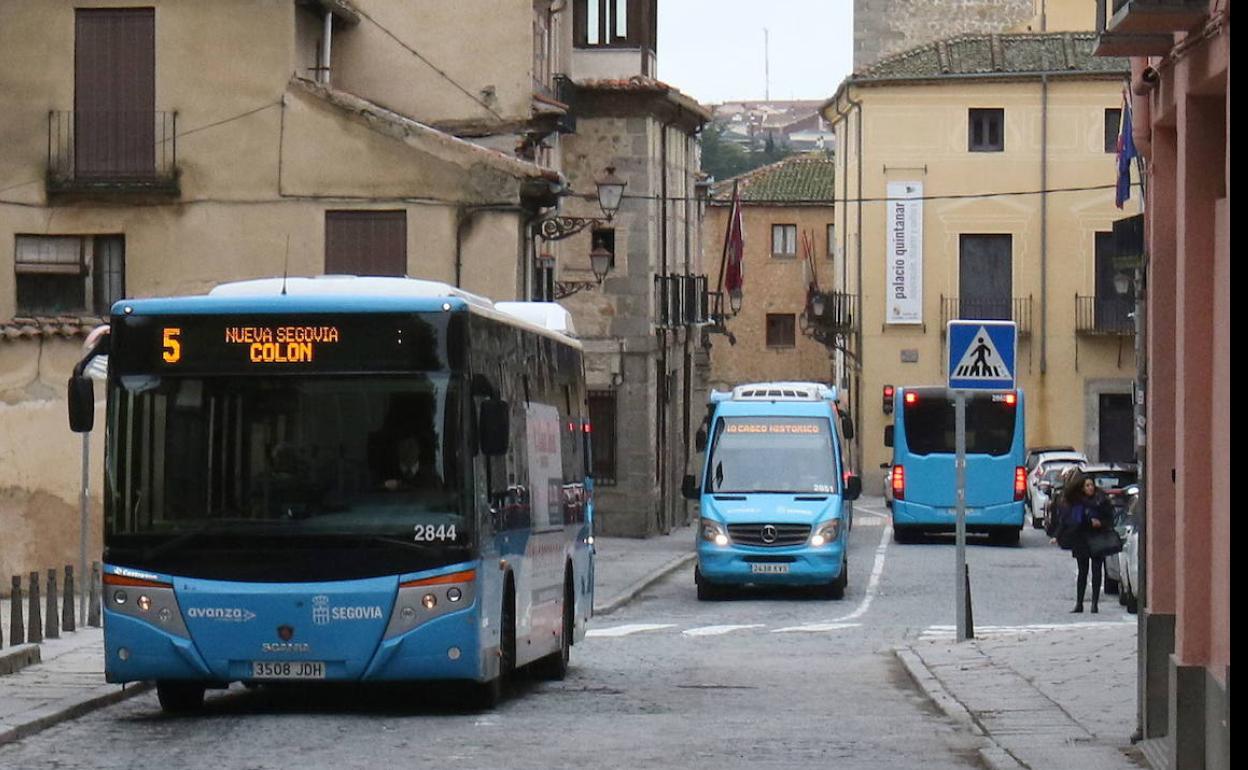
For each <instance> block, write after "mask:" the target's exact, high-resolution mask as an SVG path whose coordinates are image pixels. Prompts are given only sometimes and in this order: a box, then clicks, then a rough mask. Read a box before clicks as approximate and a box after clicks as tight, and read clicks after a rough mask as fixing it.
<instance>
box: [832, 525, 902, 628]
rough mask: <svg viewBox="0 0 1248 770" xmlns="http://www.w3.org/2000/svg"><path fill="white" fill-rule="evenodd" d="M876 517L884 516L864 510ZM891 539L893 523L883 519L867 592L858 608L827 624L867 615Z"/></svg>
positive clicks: (878, 586) (877, 588)
mask: <svg viewBox="0 0 1248 770" xmlns="http://www.w3.org/2000/svg"><path fill="white" fill-rule="evenodd" d="M863 510H866V511H868V512H870V513H872V514H874V515H876V516H883V515H884V514H881V513H878V512H876V511H871V510H870V509H868V508H864V509H863ZM892 538H893V522H892V521H891V519H884V529H883V530H881V532H880V544H879V545H878V546H876V547H875V562H874V563H873V564H872V565H871V577H869V578H867V590H866V593H865V595H864V596H863V597H862V601H861V602H860V603H859V604H858V608H857V609H855V610H854V611H853V612H851V613H849V614H848V615H842V616H841V617H839V618H833V619H832V620H830V621H828V622H829V623H843V622H845V621H849V620H856V619H857V618H860V617H862V616H863V615H865V614H866V613H867V610H868V609H870V608H871V600H872V599H874V598H875V593H876V591H878V590H879V588H880V575H882V574H883V573H884V557H885V555H886V554H887V553H888V543H889V541H890V540H892Z"/></svg>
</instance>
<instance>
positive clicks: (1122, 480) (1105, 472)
mask: <svg viewBox="0 0 1248 770" xmlns="http://www.w3.org/2000/svg"><path fill="white" fill-rule="evenodd" d="M1083 473H1084V475H1085V476H1088V477H1089V478H1091V479H1092V480H1093V481H1094V482H1095V483H1096V487H1097V489H1099V490H1101V491H1102V492H1104V493H1105V494H1106V495H1108V496H1109V501H1110V502H1111V503H1113V505H1114V528H1115V529H1117V530H1118V534H1119V535H1124V537H1125V521H1126V516H1127V505H1128V503H1129V502H1130V501H1129V499H1128V495H1127V488H1128V487H1131V486H1133V485H1135V484H1136V482H1137V481H1138V473H1137V471H1136V466H1135V465H1134V464H1124V463H1113V464H1109V465H1085V466H1084V467H1083ZM1118 562H1119V560H1118V558H1117V555H1116V554H1115V555H1114V556H1111V557H1109V558H1108V559H1106V560H1105V593H1107V594H1116V593H1118V586H1119V583H1120V582H1121V580H1122V572H1121V570H1120V569H1119V563H1118Z"/></svg>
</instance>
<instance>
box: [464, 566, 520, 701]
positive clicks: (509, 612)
mask: <svg viewBox="0 0 1248 770" xmlns="http://www.w3.org/2000/svg"><path fill="white" fill-rule="evenodd" d="M499 617H500V620H499V623H498V626H499V631H498V633H499V639H498V676H496V677H494V678H493V679H491V680H490V681H488V682H476V683H474V684H473V685H472V687H471V688H470V693H469V700H470V701H471V703H472V706H473V708H475V709H477V710H478V711H488V710H490V709H492V708H494V707H495V706H497V705H498V704H499V703H501V702H502V700H503V696H504V695H505V690H506V686H507V684H508V683H510V682H511V680H512V676H513V673H514V672H515V668H516V589H515V585H514V584H513V583H512V579H511V577H510V576H508V578H507V583H506V587H505V588H504V589H503V611H502V613H500V616H499Z"/></svg>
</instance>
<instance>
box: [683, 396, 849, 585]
mask: <svg viewBox="0 0 1248 770" xmlns="http://www.w3.org/2000/svg"><path fill="white" fill-rule="evenodd" d="M708 408H709V414H708V417H707V422H706V425H705V427H704V428H703V430H701V431H699V437H698V449H699V451H701V450H703V449H705V452H706V457H705V461H704V463H703V467H702V472H701V474H700V475H698V476H687V477H685V484H684V491H685V496H686V497H688V498H689V499H695V500H698V501H699V502H700V508H701V514H700V520H699V522H698V533H697V566H696V568H695V570H694V582H695V583H696V585H697V593H698V598H699V599H703V600H706V599H714V598H718V597H720V596H722V595H724V594H725V593H726V592H727V591H729V590H730V589H731V588H732V587H734V586H742V585H746V584H753V585H758V586H807V587H813V588H816V589H817V590H819V591H820V592H821V593H822V594H823V595H824V596H825V597H827V598H832V599H840V598H842V596H844V593H845V587H846V585H847V584H848V558H847V554H846V547H847V543H848V536H849V527H850V522H851V518H850V517H851V515H852V505H851V504H850V501H852V500H854V499H856V498H857V497H858V495H859V494H860V492H861V490H862V483H861V481H860V479H859V478H858V476H856V475H852V474H849V473H847V472H846V468H845V458H844V454H843V451H842V446H841V436H842V432H843V431H845V432H848V433H849V434H850V435H849V437H850V438H852V423H850V422H848V421H847V420H846V421H844V423H842V420H841V419H840V415H839V414H838V410H837V407H836V389H835V388H831V387H828V386H825V385H821V384H819V383H803V382H774V383H753V384H746V385H738V386H737V387H735V388H733V389H732V390H731V391H712V392H711V395H710V398H709V403H708Z"/></svg>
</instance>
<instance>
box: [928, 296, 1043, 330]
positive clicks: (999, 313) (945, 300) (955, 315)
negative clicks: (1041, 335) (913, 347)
mask: <svg viewBox="0 0 1248 770" xmlns="http://www.w3.org/2000/svg"><path fill="white" fill-rule="evenodd" d="M950 321H1013V322H1014V324H1015V326H1016V327H1017V328H1018V336H1020V337H1026V336H1029V335H1030V334H1031V297H1013V298H1011V299H963V298H961V297H946V296H944V295H943V294H942V295H941V297H940V333H941V334H944V333H945V327H946V325H947V324H948V323H949V322H950Z"/></svg>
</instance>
